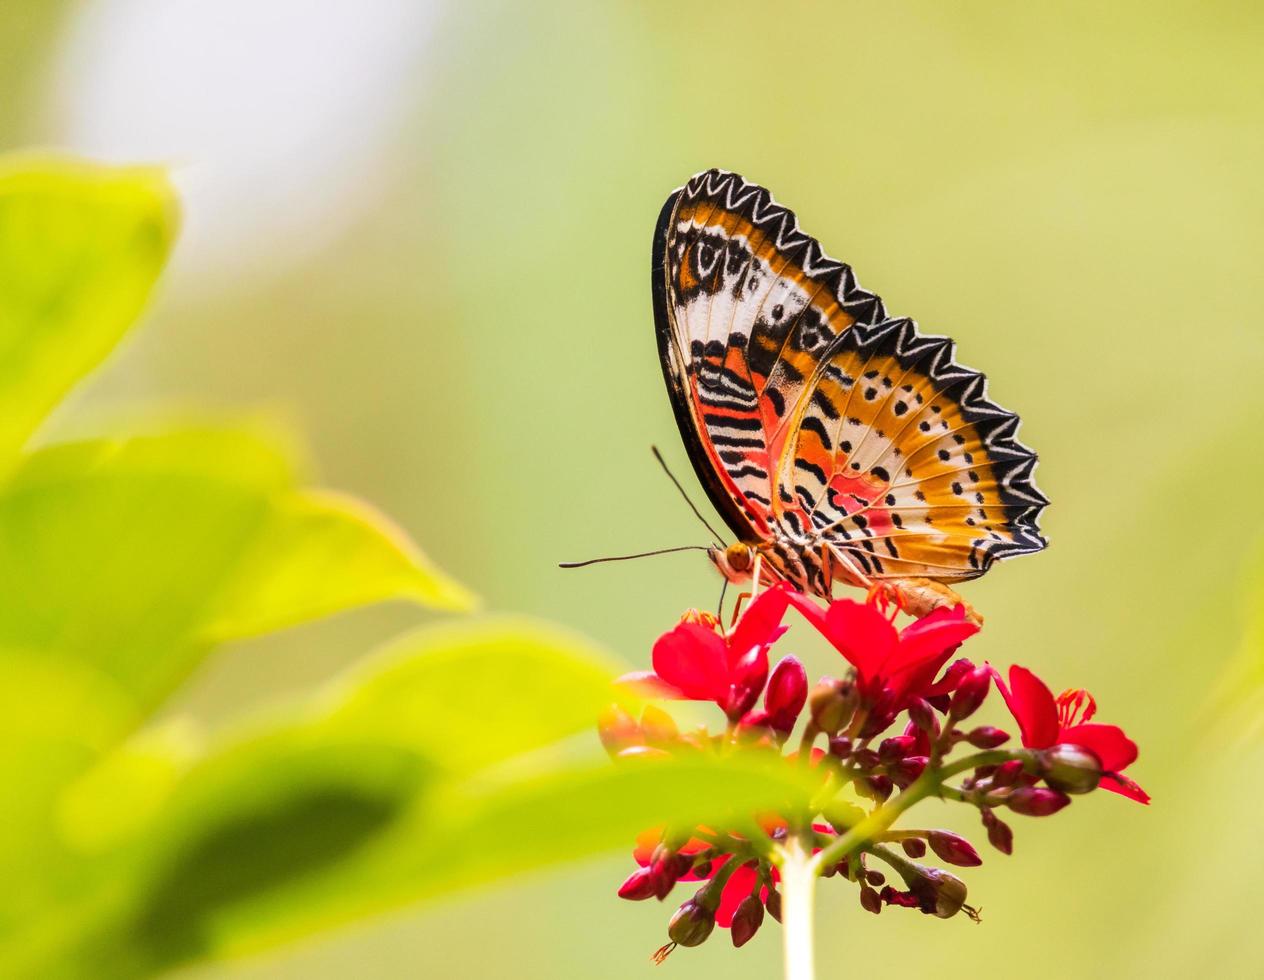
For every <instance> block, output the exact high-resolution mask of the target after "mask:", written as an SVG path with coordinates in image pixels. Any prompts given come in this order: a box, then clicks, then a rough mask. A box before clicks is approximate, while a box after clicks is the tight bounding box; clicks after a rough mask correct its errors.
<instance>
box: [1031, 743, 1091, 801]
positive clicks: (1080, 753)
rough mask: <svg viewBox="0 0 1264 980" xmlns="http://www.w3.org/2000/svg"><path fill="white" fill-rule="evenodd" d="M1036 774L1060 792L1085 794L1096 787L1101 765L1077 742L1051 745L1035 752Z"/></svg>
mask: <svg viewBox="0 0 1264 980" xmlns="http://www.w3.org/2000/svg"><path fill="white" fill-rule="evenodd" d="M1036 764H1037V765H1038V766H1039V772H1040V775H1041V776H1043V777H1044V780H1045V782H1046V783H1048V784H1049V785H1050V786H1052V787H1053V788H1054V789H1060V790H1062V792H1064V793H1088V792H1091V791H1092V790H1095V789H1097V784H1098V783H1099V782H1100V781H1101V778H1102V765H1101V763H1100V762H1098V761H1097V756H1095V755H1093V753H1091V752H1088V751H1086V750H1084V749H1082V748H1080V747H1079V746H1078V745H1063V744H1060V745H1051V746H1050V747H1049V748H1047V749H1044V750H1042V751H1040V752H1037V753H1036Z"/></svg>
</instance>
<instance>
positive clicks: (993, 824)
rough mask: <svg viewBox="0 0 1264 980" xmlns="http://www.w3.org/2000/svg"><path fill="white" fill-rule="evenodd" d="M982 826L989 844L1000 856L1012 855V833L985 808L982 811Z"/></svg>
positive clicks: (1008, 827) (1002, 821)
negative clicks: (985, 830) (984, 828)
mask: <svg viewBox="0 0 1264 980" xmlns="http://www.w3.org/2000/svg"><path fill="white" fill-rule="evenodd" d="M983 826H984V827H986V828H987V835H988V843H989V844H991V845H992V846H993V847H995V848H996V849H997V850H998V851H1000V852H1001V853H1002V854H1013V853H1014V831H1012V830H1011V829H1010V826H1009V824H1007V823H1006V822H1005V821H1004V820H1002V819H1001V818H1000V817H998V816H997V815H996V814H995V813H994V812H993V811H992V810H991V809H989V808H987V807H984V809H983Z"/></svg>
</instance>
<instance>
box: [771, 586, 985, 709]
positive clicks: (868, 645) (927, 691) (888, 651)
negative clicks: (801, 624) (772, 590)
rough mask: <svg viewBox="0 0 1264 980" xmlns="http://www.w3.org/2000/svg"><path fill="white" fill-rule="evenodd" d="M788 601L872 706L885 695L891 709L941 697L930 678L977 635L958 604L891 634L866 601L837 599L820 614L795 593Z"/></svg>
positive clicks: (882, 616) (975, 629)
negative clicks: (852, 673) (851, 671)
mask: <svg viewBox="0 0 1264 980" xmlns="http://www.w3.org/2000/svg"><path fill="white" fill-rule="evenodd" d="M790 602H792V603H793V604H794V606H795V608H796V609H798V610H799V612H801V613H802V614H803V615H804V616H805V617H806V618H807V620H808V622H810V623H811V624H812V625H813V626H815V627H816V628H817V629H818V630H820V632H821V634H822V635H823V636H824V637H825V638H826V639H827V640H829V641H830V643H832V644H833V645H834V647H835V648H836V649H837V650H838V652H839V653H841V654H842V655H843V656H844V657H846V658H847V662H848V663H850V664H851V665H852V666H853V667H855V668H856V675H857V687H858V689H859V690H860V693H861V696H862V697H864V698H865V699H866V700H867V701H869V702H870V703H871V704H872V703H874V702H876V701H877V700H878V699H879V698H880V697H882V696H883V695H885V696H886V699H887V701H888V702H889V704H890V706H891V707H893V708H895V709H896V710H898V709H899V708H900V707H902V706H903V705H905V704H906V703H907V702H908V701H909V700H910V699H911V698H912V697H925V696H928V695H930V696H933V695H935V694H942V693H945V691H944V690H939V689H938V688H939V687H942V685H939V686H936V687H934V688H933V687H932V681H934V679H935V675H936V674H937V673H938V672H939V669H940V668H941V667H942V666H943V665H944V664H945V663H946V662H947V660H948V658H949V657H950V656H952V653H953V651H954V650H956V649H957V647H958V646H960V644H961V643H962V641H964V640H966V639H968V638H969V637H971V636H973V635H974V634H975V633H977V632H978V631H979V627H978V626H977V625H975V624H974V623H972V622H970V621H969V620H968V619H967V618H966V610H965V607H964V606H960V605H958V606H956V607H954V608H952V609H946V608H940V609H936V610H935V611H934V612H932V613H931V614H930V615H929V616H923V617H922V618H921V619H919V620H917V622H915V623H912V624H910V625H909V626H906V627H905V628H904V629H903V630H899V631H897V630H896V628H895V627H894V626H893V625H892V624H891V622H890V620H888V619H887V618H886V617H885V616H884V615H882V613H880V612H878V610H877V609H875V608H874V607H873V605H871V604H869V603H862V602H853V601H852V600H851V599H838V600H835V601H834V602H831V603H830V604H829V606H828V608H826V609H825V610H822V609H821V607H820V606H818V605H817V604H816V603H815V602H813V601H811V600H810V599H808V598H807V597H806V596H803V595H799V594H798V593H795V594H794V595H792V596H790ZM957 679H958V680H959V679H960V678H957ZM947 690H951V687H949V688H947Z"/></svg>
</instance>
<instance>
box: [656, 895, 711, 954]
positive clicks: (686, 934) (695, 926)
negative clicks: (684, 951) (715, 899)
mask: <svg viewBox="0 0 1264 980" xmlns="http://www.w3.org/2000/svg"><path fill="white" fill-rule="evenodd" d="M714 928H715V913H714V912H711V911H709V910H707V909H705V908H703V907H702V906H701V905H699V904H698V901H697V899H693V898H691V899H689V901H687V902H685V904H684V905H682V906H681V907H680V908H678V909H677V910H676V914H675V915H673V916H672V918H671V922H669V923H668V924H667V936H668V938H670V939H671V941H672V942H674V943H677V944H678V945H680V946H701V945H702V944H703V943H704V942H706V940H707V937H708V936H710V935H711V930H712V929H714Z"/></svg>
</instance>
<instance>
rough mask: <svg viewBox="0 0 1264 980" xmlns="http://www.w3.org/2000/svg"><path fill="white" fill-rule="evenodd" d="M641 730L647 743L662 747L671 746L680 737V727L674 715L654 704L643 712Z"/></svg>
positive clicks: (647, 706)
mask: <svg viewBox="0 0 1264 980" xmlns="http://www.w3.org/2000/svg"><path fill="white" fill-rule="evenodd" d="M641 731H642V732H643V733H644V734H645V741H646V743H647V744H649V745H653V746H656V747H657V748H660V749H665V748H668V747H670V746H671V745H672V744H673V743H674V742H675V741H676V740H677V739H678V738H679V737H680V729H679V728H677V727H676V722H675V720H674V719H673V718H672V716H671V715H669V714H668V713H667V712H666V711H664V710H663V709H662V708H656V707H655V706H654V705H652V704H648V705H646V706H645V710H644V711H642V712H641Z"/></svg>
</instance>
